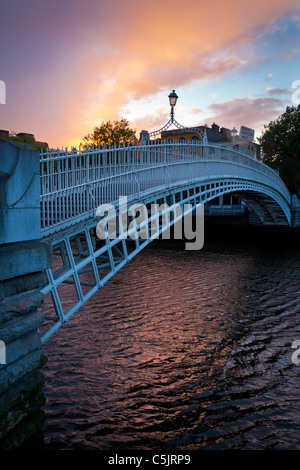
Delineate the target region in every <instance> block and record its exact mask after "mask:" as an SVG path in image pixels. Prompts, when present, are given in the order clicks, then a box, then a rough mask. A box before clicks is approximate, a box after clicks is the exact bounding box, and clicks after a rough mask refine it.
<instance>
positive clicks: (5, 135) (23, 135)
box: [0, 129, 49, 149]
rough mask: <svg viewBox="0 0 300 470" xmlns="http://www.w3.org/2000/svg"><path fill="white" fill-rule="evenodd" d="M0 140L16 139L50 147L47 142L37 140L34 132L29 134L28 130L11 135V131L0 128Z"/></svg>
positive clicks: (41, 146) (39, 146) (42, 146)
mask: <svg viewBox="0 0 300 470" xmlns="http://www.w3.org/2000/svg"><path fill="white" fill-rule="evenodd" d="M0 140H16V141H18V142H25V143H28V144H32V145H34V146H35V147H38V148H43V149H44V148H48V147H49V146H48V144H47V142H40V141H37V140H35V137H34V135H33V134H28V133H27V132H19V133H18V134H15V135H14V134H13V135H9V131H5V130H1V129H0Z"/></svg>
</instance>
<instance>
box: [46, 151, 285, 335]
mask: <svg viewBox="0 0 300 470" xmlns="http://www.w3.org/2000/svg"><path fill="white" fill-rule="evenodd" d="M170 147H171V151H170ZM211 148H213V149H214V151H213V152H211V151H210V150H211ZM121 150H122V151H123V152H124V154H125V153H126V155H127V156H128V155H129V156H130V159H129V161H128V162H125V163H126V164H125V163H124V159H121V158H120V152H121ZM121 150H120V149H113V150H112V151H110V150H107V149H106V153H109V152H111V155H112V156H113V158H114V165H110V166H109V168H106V167H103V162H105V161H107V160H106V159H108V156H107V155H106V157H105V159H103V153H105V152H103V151H102V152H101V151H100V150H99V154H101V155H102V160H101V162H102V167H101V173H99V174H98V175H97V174H96V175H95V180H94V181H91V170H92V171H94V172H95V171H96V169H95V168H94V167H92V168H90V166H86V169H84V170H82V155H81V154H79V155H78V154H77V153H74V154H73V155H72V156H70V155H66V156H65V157H61V158H60V165H56V168H55V165H53V167H54V169H55V171H56V172H54V174H53V175H50V176H51V179H50V180H48V179H46V181H45V189H47V191H48V193H47V192H46V191H45V195H43V194H42V196H41V209H42V214H44V213H45V219H44V220H43V219H42V225H43V224H44V227H43V234H44V238H45V241H48V242H50V243H51V244H52V245H53V251H54V259H58V258H59V259H60V263H58V265H55V263H54V266H53V268H52V269H48V270H47V276H48V285H47V286H46V287H45V288H44V289H43V291H42V292H43V293H44V294H45V295H46V296H47V295H48V298H49V296H50V298H51V299H52V301H53V303H54V313H53V314H51V315H48V314H47V315H46V319H49V322H50V323H49V324H46V325H45V331H44V332H43V333H42V340H43V341H46V339H47V338H49V337H50V336H51V335H52V334H53V333H54V331H56V330H57V329H58V328H59V327H60V326H61V325H62V324H63V323H65V322H66V321H67V320H68V319H69V318H70V317H71V316H72V315H73V313H74V312H75V311H77V310H78V309H79V308H80V307H81V306H82V305H83V304H84V303H85V302H86V301H87V300H88V299H89V298H90V297H91V296H92V295H94V293H95V292H96V291H97V290H98V289H99V288H101V287H103V285H104V284H105V283H106V282H107V281H108V280H109V279H110V278H111V277H112V276H113V275H114V274H115V273H116V272H117V271H119V270H120V269H121V268H122V267H123V266H124V265H125V264H126V263H127V262H128V261H130V260H131V259H132V258H133V257H134V256H135V255H136V254H138V253H139V252H140V251H141V250H142V249H143V248H145V247H146V246H147V245H148V244H149V243H150V242H151V241H152V239H151V238H150V237H149V238H148V239H147V240H140V239H137V240H135V241H134V242H132V241H129V240H127V239H126V238H122V237H121V236H120V234H117V237H116V238H115V239H113V240H109V239H107V240H106V241H105V243H102V244H100V246H99V243H97V238H96V235H95V227H96V225H97V223H98V221H99V220H97V218H96V217H95V210H96V208H97V205H98V204H99V202H101V203H110V204H113V205H114V206H115V207H116V209H117V208H118V199H119V197H121V196H124V195H126V196H127V203H128V205H131V204H134V203H143V204H145V205H146V206H147V205H150V204H151V203H157V204H159V205H161V204H162V203H167V204H168V205H169V206H170V205H172V204H174V203H176V204H180V205H183V204H187V203H190V204H191V206H192V208H193V209H195V208H196V207H198V206H199V205H202V204H205V203H206V202H208V201H210V200H213V199H215V198H216V197H218V196H222V195H223V194H227V193H234V194H236V195H238V197H240V198H241V199H242V200H243V201H245V203H246V204H247V205H248V206H249V207H250V208H251V209H253V210H254V211H255V213H256V214H257V216H258V218H259V220H260V221H261V223H263V224H270V223H272V224H279V225H282V224H284V225H289V224H290V221H291V212H290V200H291V196H290V194H289V192H288V190H287V188H286V187H285V185H284V184H283V182H282V180H281V179H280V178H279V176H278V174H277V173H276V172H275V171H273V170H271V169H270V168H268V167H266V165H264V164H262V163H261V162H258V161H256V160H254V159H253V158H250V157H249V156H248V155H245V154H244V153H242V152H240V151H238V150H232V149H231V150H228V149H224V148H221V147H220V146H217V145H215V146H208V145H202V144H200V145H195V144H190V145H189V144H186V145H182V144H181V145H178V144H176V143H174V144H170V143H168V144H157V145H146V146H139V147H138V148H134V147H133V148H132V147H128V148H126V149H125V148H123V149H121ZM134 152H136V153H134ZM87 155H89V154H88V153H86V154H85V156H87ZM91 155H92V157H93V158H94V156H95V151H94V152H93V153H92V152H91ZM137 155H138V158H137ZM72 157H73V158H74V160H72ZM128 158H129V157H128ZM117 160H118V161H117ZM48 161H50V162H54V163H55V161H56V160H55V159H52V158H51V157H50V158H49V159H47V164H48ZM41 164H42V165H44V164H45V160H44V159H41ZM76 165H77V166H76ZM58 169H59V171H61V172H62V174H63V179H60V177H59V174H58ZM112 170H114V171H112ZM69 171H70V178H69V177H68V176H69V175H68V172H69ZM78 175H79V176H78ZM46 176H47V178H48V176H49V175H48V174H47V175H46ZM99 176H100V177H99ZM78 177H80V178H81V184H78V179H76V178H78ZM65 182H68V184H71V187H70V189H69V187H62V188H58V187H57V186H56V187H55V188H54V191H53V196H52V195H51V198H49V189H51V188H52V187H53V185H54V186H55V184H56V185H63V184H65ZM70 182H71V183H70ZM54 183H55V184H54ZM51 185H52V186H51ZM72 185H73V186H72ZM42 187H43V181H42ZM54 194H55V195H56V197H57V200H55V207H58V208H62V209H61V210H59V211H58V214H57V220H56V219H55V220H54V219H53V218H51V214H52V212H53V209H52V212H51V211H50V213H46V209H45V206H44V205H43V204H44V202H46V203H47V206H46V207H49V206H50V208H51V204H50V202H51V201H52V203H53V200H54ZM69 194H70V197H69ZM71 196H72V198H74V197H76V198H77V206H76V209H77V210H78V208H79V206H80V207H82V213H80V214H77V213H76V211H74V210H73V208H72V207H69V206H70V204H71V203H72V201H73V199H72V198H71ZM49 201H50V202H49ZM71 209H72V211H71ZM43 211H44V212H43ZM66 212H67V213H68V214H69V216H68V217H65V213H66ZM70 214H71V216H70ZM58 216H60V217H58ZM47 224H48V225H47ZM170 225H172V220H171V221H170ZM161 230H163V228H162V227H161ZM70 284H72V285H73V288H74V289H75V291H74V292H75V294H76V300H75V301H74V302H73V303H72V304H71V305H63V303H62V296H61V292H62V289H63V286H65V285H70ZM46 305H47V302H46Z"/></svg>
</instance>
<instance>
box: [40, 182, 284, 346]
mask: <svg viewBox="0 0 300 470" xmlns="http://www.w3.org/2000/svg"><path fill="white" fill-rule="evenodd" d="M227 193H234V194H235V195H237V196H238V197H239V198H240V199H241V200H242V201H244V202H245V204H246V205H247V207H248V208H249V210H250V211H253V212H254V213H255V214H256V216H257V219H258V220H259V223H261V224H265V225H269V224H273V225H283V224H284V225H288V224H289V223H290V219H289V207H288V203H287V201H285V200H284V199H283V198H282V197H281V196H280V194H279V193H276V191H274V190H273V189H272V188H269V187H267V186H264V185H263V184H259V183H255V182H249V181H246V180H243V179H237V178H223V179H222V178H206V179H205V180H198V181H194V182H188V183H187V182H181V183H177V184H176V186H174V185H173V186H172V187H167V186H164V187H159V188H158V187H157V188H153V189H152V190H148V191H145V192H144V193H141V194H140V195H139V196H137V195H135V196H130V197H128V205H131V204H133V203H138V202H139V203H143V204H145V205H146V207H150V206H151V204H152V203H157V204H158V205H161V204H168V206H172V204H175V203H176V204H180V205H181V206H183V204H191V206H192V208H193V209H195V208H196V207H197V206H199V205H201V204H205V203H206V202H207V201H210V200H213V199H215V198H216V197H218V196H221V195H223V194H227ZM115 206H116V208H117V204H115ZM116 213H117V216H118V209H117V210H116ZM98 222H99V219H96V218H95V217H93V218H89V219H87V220H85V221H82V222H81V223H78V224H76V225H73V226H70V227H68V228H67V229H65V230H61V231H60V232H58V233H55V234H52V235H51V236H49V237H45V239H44V240H45V241H48V242H49V243H51V244H52V246H53V259H54V262H53V267H52V268H51V269H48V270H47V277H48V285H47V286H46V287H45V288H44V289H43V290H42V292H43V293H44V294H45V296H46V300H45V303H44V305H45V310H46V315H45V319H46V321H45V324H44V325H43V327H42V329H41V334H42V341H43V342H44V341H46V340H47V339H48V338H49V337H50V336H51V335H52V334H53V333H54V332H55V331H56V330H57V329H58V328H60V326H62V325H63V324H64V323H65V322H66V321H67V320H68V319H69V318H70V317H71V316H72V315H73V314H74V313H75V312H76V311H77V310H78V309H79V308H80V307H81V306H82V305H83V304H84V303H85V302H86V301H87V300H88V299H89V298H90V297H91V296H92V295H94V294H95V293H96V292H97V290H98V289H99V288H101V287H103V286H104V284H105V283H106V282H107V281H108V280H109V279H110V278H111V277H112V276H113V275H114V274H115V273H116V272H118V271H119V270H120V269H121V268H122V267H123V266H125V264H126V263H127V262H128V261H130V260H131V259H132V258H133V257H134V256H135V255H136V254H138V253H139V252H140V251H141V250H142V249H143V248H145V247H146V246H147V245H148V244H149V243H150V242H151V241H152V239H151V237H149V238H148V239H144V240H141V239H136V240H129V239H128V238H122V237H119V235H118V234H117V237H116V238H115V239H113V240H109V239H107V240H105V241H101V242H100V243H99V240H97V236H96V230H95V228H96V225H97V223H98ZM173 223H174V222H172V220H170V224H169V225H172V224H173ZM165 229H166V228H164V227H163V226H160V233H162V232H163V231H164V230H165ZM70 285H72V286H73V289H74V297H72V296H69V298H70V297H72V299H74V300H72V303H71V304H70V303H68V302H67V304H65V303H64V287H67V288H68V289H69V288H70ZM47 299H48V300H47Z"/></svg>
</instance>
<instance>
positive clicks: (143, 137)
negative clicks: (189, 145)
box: [140, 90, 207, 144]
mask: <svg viewBox="0 0 300 470" xmlns="http://www.w3.org/2000/svg"><path fill="white" fill-rule="evenodd" d="M168 97H169V103H170V106H171V113H170V119H169V121H168V122H167V123H166V124H165V125H164V126H163V127H161V128H160V129H157V130H156V131H152V132H147V131H141V137H140V140H141V141H142V142H146V141H147V142H149V139H150V138H151V137H157V136H159V135H161V133H162V132H164V131H166V130H167V129H169V127H170V126H171V125H172V124H173V125H174V126H175V127H177V129H180V130H182V131H183V132H196V133H197V134H199V136H200V140H202V141H203V143H204V142H205V143H206V144H207V136H206V130H205V131H204V133H203V132H202V131H200V130H199V129H197V128H192V127H190V128H188V127H186V126H182V125H181V124H179V122H177V121H176V119H175V117H174V107H175V106H176V103H177V100H178V96H177V95H176V93H175V90H173V91H172V93H170V94H169V95H168Z"/></svg>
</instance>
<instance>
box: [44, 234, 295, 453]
mask: <svg viewBox="0 0 300 470" xmlns="http://www.w3.org/2000/svg"><path fill="white" fill-rule="evenodd" d="M299 266H300V250H299V247H298V248H297V247H296V246H287V245H284V244H283V243H277V244H275V245H274V246H271V247H270V246H269V245H268V244H266V243H264V244H260V243H259V240H256V243H252V244H251V243H250V244H249V243H248V242H247V243H243V242H240V243H238V242H237V241H236V242H231V243H230V242H224V243H219V242H216V241H214V242H209V241H208V242H205V244H204V247H203V249H202V250H200V251H185V249H184V245H183V244H180V243H175V242H173V243H171V242H170V244H169V245H162V244H160V243H159V242H158V243H155V242H154V243H153V244H152V245H151V246H149V247H148V248H146V249H145V250H144V251H143V252H142V253H141V254H139V255H138V256H137V257H136V258H134V259H133V260H132V261H131V262H130V263H129V264H128V265H127V266H125V267H124V268H122V270H121V271H120V272H118V273H117V274H116V275H115V276H114V277H113V278H112V279H111V280H110V281H109V282H108V283H107V284H106V285H105V286H104V288H103V289H102V290H101V291H98V293H97V294H96V295H94V296H93V297H92V298H91V299H90V300H89V301H88V302H87V304H86V305H85V306H84V307H83V308H82V309H81V310H80V311H79V312H77V313H75V315H74V316H73V317H72V318H71V319H70V321H69V322H68V323H67V324H66V325H64V327H63V328H61V329H60V330H59V331H58V332H57V333H55V334H54V336H53V337H52V338H51V339H50V340H48V342H47V343H46V346H45V350H44V352H45V354H46V356H47V357H48V362H47V364H46V366H45V367H44V368H43V372H44V374H45V386H44V394H45V397H46V400H47V401H46V405H45V407H44V411H45V413H46V423H45V427H44V445H45V448H46V449H49V450H51V449H73V450H78V449H98V450H121V449H122V450H132V449H136V450H157V449H160V450H166V451H170V450H173V451H174V450H177V451H179V450H186V451H187V450H195V449H300V415H299V411H300V393H299V392H300V381H299V371H300V365H296V364H295V363H293V362H292V359H291V358H292V354H293V352H294V351H295V350H294V349H292V348H291V346H292V343H293V341H295V340H297V339H299V340H300V314H299V306H300V289H299V286H300V269H299Z"/></svg>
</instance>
